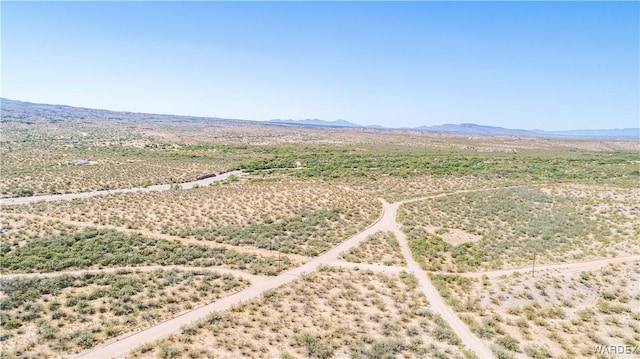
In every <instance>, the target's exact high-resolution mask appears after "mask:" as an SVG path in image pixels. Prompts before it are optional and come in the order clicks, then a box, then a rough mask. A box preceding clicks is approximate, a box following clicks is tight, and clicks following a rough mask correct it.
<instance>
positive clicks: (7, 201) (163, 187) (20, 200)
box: [0, 171, 243, 205]
mask: <svg viewBox="0 0 640 359" xmlns="http://www.w3.org/2000/svg"><path fill="white" fill-rule="evenodd" d="M234 175H235V176H241V175H243V173H242V171H231V172H227V173H223V174H221V175H218V176H216V177H212V178H206V179H203V180H199V181H191V182H185V183H180V184H179V185H180V187H181V188H182V189H190V188H193V186H195V185H198V186H208V185H209V184H211V183H212V182H215V181H222V180H224V179H227V178H229V177H230V176H234ZM170 189H171V185H169V184H160V185H154V186H149V187H146V188H142V187H134V188H123V189H111V190H104V191H91V192H82V193H63V194H48V195H42V196H31V197H17V198H2V199H0V205H13V204H28V203H34V202H40V201H61V200H72V199H77V198H89V197H95V196H102V195H106V194H116V193H134V192H138V193H148V192H154V191H168V190H170Z"/></svg>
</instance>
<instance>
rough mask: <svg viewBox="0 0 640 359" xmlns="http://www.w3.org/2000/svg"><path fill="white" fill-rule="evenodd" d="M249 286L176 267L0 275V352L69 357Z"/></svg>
mask: <svg viewBox="0 0 640 359" xmlns="http://www.w3.org/2000/svg"><path fill="white" fill-rule="evenodd" d="M247 284H248V283H247V281H246V280H245V279H241V278H236V277H233V276H231V275H229V274H219V273H216V272H214V271H207V270H203V271H180V270H175V269H172V270H163V269H158V270H156V271H152V272H135V271H126V270H121V271H118V272H116V273H84V274H80V275H60V276H55V277H51V278H38V277H35V278H20V277H17V278H10V279H7V278H2V279H0V291H1V293H2V296H1V297H0V307H1V309H2V311H1V312H0V315H1V316H2V320H1V321H0V322H1V323H2V324H1V326H2V341H3V345H2V356H3V357H5V358H20V357H51V356H60V355H68V354H69V353H72V352H77V351H80V350H82V349H87V348H90V347H92V346H94V345H96V344H98V343H100V342H103V341H105V340H107V339H109V338H112V337H114V336H117V335H118V334H120V333H123V332H127V331H130V330H132V329H134V328H138V329H139V328H143V327H146V326H149V325H152V324H154V323H157V322H160V321H162V320H164V319H166V318H169V317H172V316H175V315H176V314H179V313H180V312H183V311H185V310H190V309H193V308H194V307H197V306H199V305H201V304H204V303H208V302H211V301H213V300H215V299H217V298H220V297H222V296H224V295H227V294H229V293H231V292H234V291H238V290H240V289H242V288H243V287H245V286H246V285H247Z"/></svg>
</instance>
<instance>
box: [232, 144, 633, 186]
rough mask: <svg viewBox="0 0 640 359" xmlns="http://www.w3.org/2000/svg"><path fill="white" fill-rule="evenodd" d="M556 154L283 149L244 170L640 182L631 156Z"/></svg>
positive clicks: (312, 174)
mask: <svg viewBox="0 0 640 359" xmlns="http://www.w3.org/2000/svg"><path fill="white" fill-rule="evenodd" d="M552 155H553V157H550V155H549V154H548V153H540V152H536V151H527V152H524V153H523V154H507V153H477V152H470V151H466V150H447V151H445V150H434V149H433V148H425V149H415V148H403V147H390V148H378V149H371V148H366V147H364V148H358V149H355V148H344V147H337V148H328V147H317V148H310V147H306V148H303V149H293V148H288V147H283V148H281V149H280V151H277V152H272V153H269V154H267V156H260V158H258V159H255V160H251V161H248V162H246V163H244V164H243V165H242V166H241V168H242V169H243V170H244V171H246V172H254V171H260V170H272V169H294V168H296V169H297V170H296V171H295V172H294V173H295V175H296V176H299V177H303V178H307V177H320V178H342V177H346V176H351V177H362V176H364V177H370V176H375V175H379V174H388V175H391V176H398V177H408V176H415V175H436V176H440V175H455V176H460V175H478V176H498V177H508V178H514V179H527V180H552V181H555V180H606V179H611V178H622V179H626V180H627V181H629V180H634V179H635V180H637V179H638V178H639V177H640V176H639V175H638V171H637V169H634V168H633V163H634V162H633V161H634V157H635V160H637V155H634V154H632V153H629V152H612V153H603V152H591V151H573V152H566V153H553V154H552ZM299 165H301V166H299Z"/></svg>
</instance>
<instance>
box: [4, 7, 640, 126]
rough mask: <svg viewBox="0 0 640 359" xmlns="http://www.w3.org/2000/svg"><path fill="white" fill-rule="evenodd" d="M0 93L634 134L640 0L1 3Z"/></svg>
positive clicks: (146, 108) (162, 108)
mask: <svg viewBox="0 0 640 359" xmlns="http://www.w3.org/2000/svg"><path fill="white" fill-rule="evenodd" d="M1 12H2V15H1V16H2V29H1V30H2V84H1V85H2V91H1V95H2V97H6V98H10V99H14V100H22V101H31V102H40V103H54V104H65V105H73V106H84V107H93V108H105V109H112V110H126V111H136V112H151V113H171V114H184V115H187V114H190V115H202V116H218V117H225V118H239V119H249V120H269V119H273V118H280V119H304V118H319V119H323V120H336V119H344V120H347V121H351V122H355V123H359V124H379V125H383V126H392V127H401V126H407V127H413V126H421V125H436V124H443V123H464V122H472V123H478V124H484V125H494V126H503V127H511V128H524V129H535V128H540V129H546V130H563V129H576V128H583V129H584V128H595V129H600V128H621V127H638V126H639V125H640V124H639V121H640V120H639V118H640V65H639V64H640V55H639V52H640V51H639V48H640V3H639V2H637V1H634V2H538V3H533V2H188V3H178V2H90V3H86V2H7V1H2V3H1Z"/></svg>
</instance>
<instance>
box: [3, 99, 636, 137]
mask: <svg viewBox="0 0 640 359" xmlns="http://www.w3.org/2000/svg"><path fill="white" fill-rule="evenodd" d="M0 110H1V111H0V114H1V117H2V119H8V118H25V116H26V117H30V116H33V117H36V118H46V119H49V120H50V121H51V122H55V121H60V120H67V121H69V120H71V121H73V120H74V119H75V120H82V119H88V118H91V119H104V120H116V121H125V120H128V121H217V122H229V123H236V122H237V121H240V120H232V119H221V118H209V117H193V116H179V115H160V114H148V113H133V112H118V111H109V110H98V109H90V108H81V107H72V106H64V105H46V104H37V103H31V102H22V101H15V100H9V99H5V98H0ZM252 122H253V121H252ZM257 123H264V122H257ZM266 123H267V124H272V125H279V126H312V127H333V128H370V129H389V130H392V129H404V130H417V131H430V132H444V133H457V134H465V135H493V136H527V137H564V138H592V139H598V138H600V139H636V140H640V128H622V129H611V130H569V131H543V130H519V129H510V128H503V127H495V126H483V125H476V124H473V123H463V124H459V125H452V124H445V125H437V126H420V127H415V128H385V127H382V126H377V125H370V126H362V125H358V124H356V123H352V122H349V121H345V120H337V121H323V120H319V119H306V120H298V121H296V120H279V119H276V120H271V121H268V122H266Z"/></svg>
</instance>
